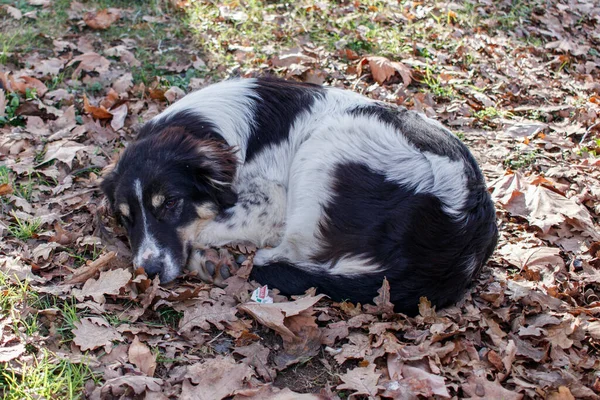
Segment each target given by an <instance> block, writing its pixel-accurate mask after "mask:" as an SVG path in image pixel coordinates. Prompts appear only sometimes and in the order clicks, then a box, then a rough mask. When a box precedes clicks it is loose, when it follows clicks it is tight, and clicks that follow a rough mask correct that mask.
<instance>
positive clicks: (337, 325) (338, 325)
mask: <svg viewBox="0 0 600 400" xmlns="http://www.w3.org/2000/svg"><path fill="white" fill-rule="evenodd" d="M348 333H349V331H348V322H346V321H338V322H334V323H331V324H327V326H326V327H325V328H323V331H322V335H321V343H322V344H324V345H326V346H333V345H334V344H335V342H336V341H338V340H341V339H345V338H347V337H348Z"/></svg>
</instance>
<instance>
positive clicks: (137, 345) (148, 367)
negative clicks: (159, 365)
mask: <svg viewBox="0 0 600 400" xmlns="http://www.w3.org/2000/svg"><path fill="white" fill-rule="evenodd" d="M128 355H129V362H131V363H132V364H133V365H135V366H136V367H138V368H139V369H140V371H142V372H143V373H144V374H146V375H148V376H153V375H154V370H156V356H155V355H154V354H152V351H150V348H149V347H148V346H146V345H145V344H144V343H142V342H140V340H139V339H138V337H137V336H135V337H134V338H133V342H131V346H129V352H128Z"/></svg>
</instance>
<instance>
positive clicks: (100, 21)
mask: <svg viewBox="0 0 600 400" xmlns="http://www.w3.org/2000/svg"><path fill="white" fill-rule="evenodd" d="M118 19H119V13H117V12H113V11H112V10H106V9H105V10H100V11H91V12H87V13H85V15H84V16H83V21H84V22H85V24H86V25H87V26H89V27H90V28H92V29H108V28H110V26H111V25H112V24H113V23H114V22H115V21H117V20H118Z"/></svg>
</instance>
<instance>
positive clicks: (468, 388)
mask: <svg viewBox="0 0 600 400" xmlns="http://www.w3.org/2000/svg"><path fill="white" fill-rule="evenodd" d="M461 387H462V390H463V391H464V392H465V394H466V395H468V396H469V398H471V399H503V400H521V399H522V398H523V395H522V394H520V393H515V392H513V391H510V390H508V389H505V388H503V387H502V385H500V384H499V383H498V382H493V381H489V380H487V379H486V378H484V377H478V376H475V375H471V376H470V377H469V378H468V379H467V383H463V384H462V386H461Z"/></svg>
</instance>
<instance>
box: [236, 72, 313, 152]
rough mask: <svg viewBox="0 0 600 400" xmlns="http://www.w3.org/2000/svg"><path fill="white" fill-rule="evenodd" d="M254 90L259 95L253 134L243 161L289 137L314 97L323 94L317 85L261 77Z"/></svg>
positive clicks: (309, 107) (308, 108) (308, 109)
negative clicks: (298, 118)
mask: <svg viewBox="0 0 600 400" xmlns="http://www.w3.org/2000/svg"><path fill="white" fill-rule="evenodd" d="M257 84H258V86H257V87H256V88H255V89H254V90H255V91H256V93H257V94H258V95H259V96H260V101H259V103H258V104H257V105H256V114H255V117H254V125H253V128H252V133H251V134H250V137H249V138H248V148H247V150H246V162H248V161H250V160H252V158H254V157H255V156H256V154H258V153H259V152H260V151H261V150H262V149H263V148H265V147H266V146H271V145H276V144H279V143H281V142H283V141H284V140H287V139H288V137H289V133H290V129H291V127H292V125H293V123H294V121H295V120H296V117H297V116H298V115H299V114H300V113H302V112H304V111H308V112H309V111H310V109H311V108H312V105H313V104H314V102H315V99H316V98H319V97H322V96H323V95H324V89H323V88H322V87H321V86H318V85H312V84H307V83H300V82H287V81H282V80H279V79H270V78H261V79H258V80H257Z"/></svg>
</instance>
